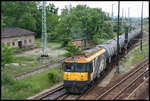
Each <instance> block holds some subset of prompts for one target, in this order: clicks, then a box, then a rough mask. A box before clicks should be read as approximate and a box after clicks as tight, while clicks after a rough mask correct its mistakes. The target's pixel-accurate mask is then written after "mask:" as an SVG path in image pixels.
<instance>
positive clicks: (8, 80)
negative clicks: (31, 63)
mask: <svg viewBox="0 0 150 101" xmlns="http://www.w3.org/2000/svg"><path fill="white" fill-rule="evenodd" d="M2 84H3V85H11V84H14V80H13V78H12V76H11V75H9V74H8V73H7V72H4V71H2Z"/></svg>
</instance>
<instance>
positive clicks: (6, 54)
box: [1, 43, 14, 67]
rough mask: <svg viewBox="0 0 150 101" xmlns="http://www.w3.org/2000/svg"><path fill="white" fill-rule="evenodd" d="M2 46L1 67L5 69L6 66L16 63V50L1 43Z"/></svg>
mask: <svg viewBox="0 0 150 101" xmlns="http://www.w3.org/2000/svg"><path fill="white" fill-rule="evenodd" d="M1 46H2V50H1V53H2V60H1V66H2V67H4V65H5V64H9V63H11V62H14V53H13V49H14V48H9V47H8V46H7V45H5V44H4V43H1Z"/></svg>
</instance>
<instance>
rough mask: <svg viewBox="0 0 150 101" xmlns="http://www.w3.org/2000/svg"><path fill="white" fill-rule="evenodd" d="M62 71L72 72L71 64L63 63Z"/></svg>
mask: <svg viewBox="0 0 150 101" xmlns="http://www.w3.org/2000/svg"><path fill="white" fill-rule="evenodd" d="M64 71H66V72H71V71H73V64H72V63H65V64H64Z"/></svg>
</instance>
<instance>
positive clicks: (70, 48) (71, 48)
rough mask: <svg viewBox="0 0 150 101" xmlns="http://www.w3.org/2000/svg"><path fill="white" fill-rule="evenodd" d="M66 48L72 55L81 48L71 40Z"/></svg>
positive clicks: (69, 54)
mask: <svg viewBox="0 0 150 101" xmlns="http://www.w3.org/2000/svg"><path fill="white" fill-rule="evenodd" d="M65 49H66V50H67V51H68V52H67V53H66V55H67V56H72V55H74V54H75V53H77V52H79V51H80V49H79V47H78V46H76V45H74V44H73V43H72V42H69V43H68V44H67V46H66V47H65Z"/></svg>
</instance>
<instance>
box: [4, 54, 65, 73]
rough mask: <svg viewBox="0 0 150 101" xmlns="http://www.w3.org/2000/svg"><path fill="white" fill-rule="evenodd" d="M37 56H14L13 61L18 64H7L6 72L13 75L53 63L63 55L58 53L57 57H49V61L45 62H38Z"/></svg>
mask: <svg viewBox="0 0 150 101" xmlns="http://www.w3.org/2000/svg"><path fill="white" fill-rule="evenodd" d="M39 57H40V55H34V56H21V57H16V60H15V62H16V63H18V64H19V66H14V65H9V66H7V68H6V70H7V72H8V73H10V74H12V75H13V76H15V75H17V74H19V73H23V72H26V71H29V70H32V69H35V68H39V67H40V66H43V65H46V64H48V63H54V62H56V61H57V60H58V59H60V58H63V57H64V55H59V56H58V57H51V58H52V59H51V61H50V62H46V63H40V62H39V61H38V60H37V59H38V58H39Z"/></svg>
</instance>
